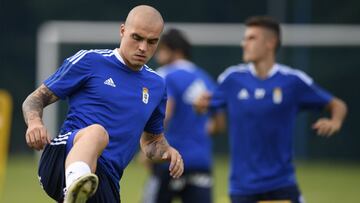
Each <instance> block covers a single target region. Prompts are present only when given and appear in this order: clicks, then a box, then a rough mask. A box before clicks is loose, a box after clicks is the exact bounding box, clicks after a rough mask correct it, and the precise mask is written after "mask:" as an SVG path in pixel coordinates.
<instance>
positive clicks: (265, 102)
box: [211, 64, 332, 195]
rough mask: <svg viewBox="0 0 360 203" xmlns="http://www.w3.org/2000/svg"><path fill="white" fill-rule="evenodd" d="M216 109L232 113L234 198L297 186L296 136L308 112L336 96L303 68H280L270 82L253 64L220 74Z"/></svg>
mask: <svg viewBox="0 0 360 203" xmlns="http://www.w3.org/2000/svg"><path fill="white" fill-rule="evenodd" d="M218 80H219V87H218V89H217V90H216V91H215V93H214V95H213V99H212V101H211V106H224V107H225V108H226V110H227V112H228V122H229V124H228V126H229V134H230V135H229V142H230V152H231V169H230V170H231V171H230V194H232V195H249V194H255V193H262V192H266V191H269V190H273V189H276V188H280V187H285V186H290V185H294V184H296V178H295V169H294V166H293V164H292V155H293V148H292V139H293V138H292V134H293V129H294V124H295V119H296V115H297V113H298V112H299V110H302V109H320V108H323V107H324V106H325V105H327V104H328V103H329V102H330V100H331V99H332V96H331V95H330V94H329V93H328V92H326V91H324V90H323V89H321V88H319V87H318V86H317V85H316V84H314V82H313V80H312V79H311V78H310V77H309V76H307V75H306V74H305V73H303V72H302V71H300V70H295V69H292V68H289V67H286V66H284V65H280V64H275V65H274V66H273V67H272V69H271V71H270V73H269V76H268V78H266V79H260V78H258V77H256V73H255V69H254V66H253V65H252V64H240V65H237V66H232V67H230V68H228V69H227V70H226V71H225V72H224V73H222V74H221V75H220V76H219V79H218Z"/></svg>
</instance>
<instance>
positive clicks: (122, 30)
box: [120, 24, 125, 37]
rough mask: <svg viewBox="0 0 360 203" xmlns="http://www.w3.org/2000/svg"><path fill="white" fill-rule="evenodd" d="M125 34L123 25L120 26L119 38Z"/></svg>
mask: <svg viewBox="0 0 360 203" xmlns="http://www.w3.org/2000/svg"><path fill="white" fill-rule="evenodd" d="M124 33H125V24H121V25H120V37H123V36H124Z"/></svg>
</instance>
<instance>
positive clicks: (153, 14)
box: [125, 5, 164, 27]
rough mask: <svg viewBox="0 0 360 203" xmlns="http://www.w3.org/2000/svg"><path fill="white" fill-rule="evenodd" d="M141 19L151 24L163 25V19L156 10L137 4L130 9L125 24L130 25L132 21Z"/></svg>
mask: <svg viewBox="0 0 360 203" xmlns="http://www.w3.org/2000/svg"><path fill="white" fill-rule="evenodd" d="M138 19H141V21H145V22H146V24H149V25H153V24H158V23H161V25H162V27H164V20H163V18H162V16H161V14H160V12H159V11H158V10H156V9H155V8H154V7H151V6H148V5H139V6H136V7H134V8H133V9H131V11H130V12H129V14H128V16H127V17H126V20H125V26H128V25H131V24H132V23H133V22H134V21H136V20H138Z"/></svg>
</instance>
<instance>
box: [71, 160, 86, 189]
mask: <svg viewBox="0 0 360 203" xmlns="http://www.w3.org/2000/svg"><path fill="white" fill-rule="evenodd" d="M88 173H91V169H90V166H89V165H88V164H87V163H85V162H83V161H76V162H74V163H72V164H70V165H69V166H68V167H67V168H66V169H65V178H66V179H65V183H66V188H69V186H70V185H71V184H72V183H73V182H74V180H76V179H78V178H79V177H81V176H83V175H85V174H88Z"/></svg>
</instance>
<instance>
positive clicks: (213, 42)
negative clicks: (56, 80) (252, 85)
mask: <svg viewBox="0 0 360 203" xmlns="http://www.w3.org/2000/svg"><path fill="white" fill-rule="evenodd" d="M169 27H172V28H179V29H181V30H182V31H184V32H185V34H186V35H187V37H188V38H189V40H190V42H191V43H192V44H193V45H194V46H240V41H241V38H242V33H243V31H244V25H243V24H215V23H166V26H165V29H166V28H169ZM119 28H120V23H119V22H89V21H50V22H47V23H45V24H43V25H42V26H41V27H40V28H39V30H38V33H37V51H36V60H37V65H36V85H37V86H38V85H40V84H41V83H42V82H43V80H44V79H46V78H47V77H48V76H49V75H51V74H52V73H53V72H55V70H56V69H57V68H58V66H59V56H60V53H59V52H60V46H61V44H118V43H119V39H120V36H119ZM282 33H283V36H282V45H283V46H360V26H359V25H320V24H318V25H302V24H300V25H299V24H296V25H295V24H294V25H290V24H285V25H282ZM58 108H59V107H58V104H53V105H50V106H49V107H47V108H46V109H45V111H44V115H43V118H44V122H45V125H46V126H47V128H48V130H49V133H51V135H52V136H55V135H56V134H57V132H58V126H57V119H58Z"/></svg>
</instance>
